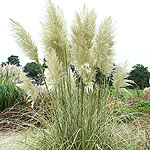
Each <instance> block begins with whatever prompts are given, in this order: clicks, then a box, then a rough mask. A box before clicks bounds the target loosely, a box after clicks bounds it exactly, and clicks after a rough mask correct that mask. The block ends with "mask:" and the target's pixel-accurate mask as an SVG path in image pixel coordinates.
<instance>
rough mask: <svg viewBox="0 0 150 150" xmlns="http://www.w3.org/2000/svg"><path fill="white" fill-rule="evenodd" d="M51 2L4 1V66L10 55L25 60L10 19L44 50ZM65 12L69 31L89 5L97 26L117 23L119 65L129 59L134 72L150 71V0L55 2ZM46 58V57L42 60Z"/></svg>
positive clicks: (0, 5) (0, 6) (0, 13)
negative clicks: (43, 37)
mask: <svg viewBox="0 0 150 150" xmlns="http://www.w3.org/2000/svg"><path fill="white" fill-rule="evenodd" d="M46 2H47V0H0V19H1V20H0V41H1V42H0V52H1V53H0V63H1V62H2V61H6V60H7V58H8V57H9V56H10V55H18V56H19V58H20V60H21V64H22V65H25V64H26V63H27V62H29V61H30V60H29V59H27V57H25V56H24V55H23V53H22V51H21V49H20V48H19V47H18V46H17V45H16V43H15V41H14V39H13V37H12V36H11V32H10V26H9V18H12V19H14V20H16V21H18V22H19V23H20V24H21V25H23V26H24V28H25V29H26V30H27V31H29V32H30V34H31V36H32V39H33V40H34V41H35V43H36V44H37V45H38V46H39V47H40V50H42V45H41V43H40V32H41V28H40V27H41V25H40V22H42V20H44V14H45V7H46ZM52 2H54V3H55V4H57V5H59V7H60V8H62V10H63V12H64V17H65V19H66V22H67V27H68V31H70V30H69V27H70V25H71V23H72V20H73V18H74V14H75V11H80V10H81V9H82V7H83V5H84V4H85V5H86V7H87V8H89V9H95V12H96V13H97V25H99V24H100V23H101V21H102V20H103V19H104V18H105V17H108V16H112V18H113V21H114V22H116V24H115V28H116V32H115V34H116V36H115V42H116V45H115V52H116V56H115V62H116V63H119V62H124V61H126V60H128V62H129V67H128V69H131V68H132V66H133V65H135V64H143V65H144V66H146V67H149V70H150V59H149V57H150V0H52ZM41 58H42V57H41Z"/></svg>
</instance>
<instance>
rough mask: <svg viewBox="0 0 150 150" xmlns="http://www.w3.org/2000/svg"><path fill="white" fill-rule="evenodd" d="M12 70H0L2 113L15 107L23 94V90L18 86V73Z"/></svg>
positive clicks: (0, 109) (5, 68)
mask: <svg viewBox="0 0 150 150" xmlns="http://www.w3.org/2000/svg"><path fill="white" fill-rule="evenodd" d="M11 67H12V68H13V67H14V66H11ZM12 68H10V66H5V67H3V68H2V67H1V69H0V111H3V110H4V109H6V108H8V107H12V106H14V104H15V103H17V99H18V97H19V95H20V93H21V88H19V87H17V86H16V82H17V80H18V79H17V76H16V75H15V73H16V72H13V70H11V69H12ZM10 72H11V73H10Z"/></svg>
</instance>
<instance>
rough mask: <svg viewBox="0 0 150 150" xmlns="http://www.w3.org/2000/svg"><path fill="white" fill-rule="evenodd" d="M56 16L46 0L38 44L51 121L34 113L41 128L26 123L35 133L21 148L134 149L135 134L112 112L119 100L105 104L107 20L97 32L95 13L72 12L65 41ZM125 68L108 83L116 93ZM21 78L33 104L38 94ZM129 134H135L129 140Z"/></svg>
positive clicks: (20, 38)
mask: <svg viewBox="0 0 150 150" xmlns="http://www.w3.org/2000/svg"><path fill="white" fill-rule="evenodd" d="M60 12H61V10H60V9H59V8H58V7H57V8H56V7H55V5H54V4H53V3H52V2H51V1H48V7H47V17H46V21H45V23H43V35H42V41H43V44H44V46H45V56H46V57H45V58H46V62H47V66H48V68H47V71H46V74H45V78H46V79H45V78H44V83H45V86H46V89H47V91H48V98H49V101H50V105H49V106H50V109H51V112H49V115H50V117H49V118H50V119H47V118H45V117H44V116H40V115H39V114H38V113H37V116H38V117H35V118H36V119H37V120H38V121H39V122H40V123H41V127H40V128H37V127H36V126H34V125H32V124H29V126H30V127H31V129H32V130H33V129H34V130H33V131H34V132H33V133H34V134H30V135H29V137H28V138H27V140H25V142H23V141H22V145H23V149H30V150H32V149H33V150H35V149H36V150H41V149H43V150H44V149H46V150H56V149H58V150H67V149H68V150H99V149H101V150H103V149H105V150H112V149H115V150H119V149H129V150H130V149H137V148H138V147H137V144H136V142H137V139H138V138H139V137H138V135H139V132H137V130H135V131H132V130H131V129H130V128H129V127H128V126H126V125H125V124H124V122H123V120H124V118H126V116H119V115H117V113H118V112H119V110H117V111H115V110H116V108H117V109H119V108H118V107H116V104H117V100H118V99H117V98H116V99H114V98H112V99H113V100H114V101H113V108H112V109H109V108H108V105H107V99H108V98H110V95H109V92H108V87H109V80H110V76H111V73H112V70H113V60H114V49H113V45H114V40H113V38H114V36H113V32H114V30H113V24H112V19H111V17H109V18H106V19H105V20H104V21H103V22H102V24H101V25H100V27H99V30H98V32H96V25H95V21H96V15H95V12H94V10H92V11H88V9H86V8H85V7H84V8H83V10H82V11H81V13H76V17H75V20H74V23H73V25H72V34H71V42H70V43H69V42H68V41H69V40H68V39H67V32H66V28H65V24H64V23H65V22H64V20H63V15H62V13H60ZM12 25H13V29H14V30H15V31H14V32H15V33H16V36H17V43H18V44H19V45H20V46H21V47H22V48H23V49H24V51H25V52H26V53H27V54H28V55H29V57H30V58H31V59H33V60H35V61H36V62H37V63H38V64H39V60H38V57H33V56H37V49H35V46H34V44H33V42H32V41H31V38H30V36H27V35H28V34H27V32H26V31H25V29H24V28H23V27H22V26H21V25H20V24H19V23H17V22H16V21H12ZM32 47H33V49H31V48H32ZM70 58H71V59H70ZM70 63H71V64H73V65H74V66H75V68H76V69H77V71H78V73H79V77H80V80H79V79H78V76H74V75H73V74H72V72H71V70H70V69H69V65H70ZM39 66H40V64H39ZM105 66H106V67H105ZM125 66H126V65H124V66H118V69H117V70H116V71H115V72H114V74H113V77H114V78H113V79H114V80H113V85H114V87H115V89H116V92H117V93H118V92H120V91H121V90H120V89H121V88H123V87H124V86H127V85H129V84H128V82H129V81H128V80H126V78H127V73H126V71H124V69H125ZM97 68H99V69H100V71H101V72H102V73H103V74H104V75H105V77H103V80H102V79H101V78H100V82H99V83H96V82H95V70H96V69H97ZM41 72H42V69H41ZM42 74H43V72H42ZM43 75H44V74H43ZM23 77H24V78H22V80H23V84H24V86H23V88H24V89H25V91H26V92H27V93H29V94H30V96H31V99H32V101H33V102H36V101H37V97H38V96H37V94H35V93H36V91H35V89H34V86H33V85H32V83H30V82H29V80H28V79H27V78H25V76H23ZM33 104H34V103H33ZM123 127H124V130H122V128H123ZM133 135H137V136H135V137H134V138H133V137H132V136H133ZM142 135H143V137H140V138H139V139H142V142H143V141H145V140H146V138H145V135H144V134H142Z"/></svg>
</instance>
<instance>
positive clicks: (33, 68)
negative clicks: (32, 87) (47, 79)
mask: <svg viewBox="0 0 150 150" xmlns="http://www.w3.org/2000/svg"><path fill="white" fill-rule="evenodd" d="M23 71H24V72H25V73H27V76H28V77H30V78H32V79H33V81H35V82H36V83H41V82H42V77H41V76H42V75H41V71H40V68H39V66H38V64H37V63H35V62H30V63H27V64H26V65H25V66H24V68H23Z"/></svg>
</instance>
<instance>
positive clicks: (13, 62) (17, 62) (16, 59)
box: [1, 55, 20, 67]
mask: <svg viewBox="0 0 150 150" xmlns="http://www.w3.org/2000/svg"><path fill="white" fill-rule="evenodd" d="M7 59H8V61H7V62H2V64H1V66H6V65H7V64H10V65H16V66H18V67H19V66H20V60H19V56H15V55H11V56H10V57H8V58H7Z"/></svg>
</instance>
